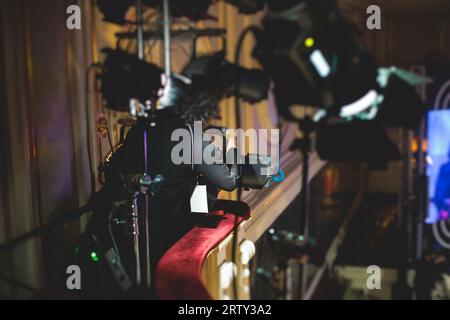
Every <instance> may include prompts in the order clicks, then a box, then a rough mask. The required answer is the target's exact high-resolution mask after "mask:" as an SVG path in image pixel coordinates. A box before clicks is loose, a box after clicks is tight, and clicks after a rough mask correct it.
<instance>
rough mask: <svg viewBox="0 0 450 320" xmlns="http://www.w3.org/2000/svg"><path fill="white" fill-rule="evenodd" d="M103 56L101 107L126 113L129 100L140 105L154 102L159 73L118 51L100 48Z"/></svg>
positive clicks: (154, 68) (158, 69)
mask: <svg viewBox="0 0 450 320" xmlns="http://www.w3.org/2000/svg"><path fill="white" fill-rule="evenodd" d="M102 52H103V53H105V54H106V58H105V61H104V63H103V65H102V73H101V75H100V77H99V78H100V81H101V86H100V91H101V94H102V97H103V100H104V103H105V107H107V108H110V109H114V110H118V111H129V105H130V99H137V100H139V101H140V102H141V103H142V104H143V105H146V103H147V102H148V101H155V100H156V99H157V98H158V92H159V91H160V90H161V88H162V84H161V75H162V74H163V72H162V70H161V69H160V68H159V67H157V66H155V65H153V64H151V63H148V62H145V61H143V60H140V59H138V58H137V57H136V56H135V55H132V54H129V53H128V52H125V51H122V50H113V49H103V50H102Z"/></svg>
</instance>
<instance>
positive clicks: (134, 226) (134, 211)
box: [131, 194, 141, 287]
mask: <svg viewBox="0 0 450 320" xmlns="http://www.w3.org/2000/svg"><path fill="white" fill-rule="evenodd" d="M138 217H139V207H138V196H137V194H135V195H133V199H132V200H131V236H132V238H133V256H134V261H133V262H134V266H133V267H134V274H133V278H134V279H133V280H134V282H135V284H136V286H138V287H139V286H140V285H141V259H140V255H139V218H138Z"/></svg>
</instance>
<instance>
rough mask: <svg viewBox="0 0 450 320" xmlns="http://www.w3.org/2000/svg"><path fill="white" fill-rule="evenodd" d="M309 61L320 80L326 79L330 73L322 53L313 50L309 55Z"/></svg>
mask: <svg viewBox="0 0 450 320" xmlns="http://www.w3.org/2000/svg"><path fill="white" fill-rule="evenodd" d="M309 60H310V61H311V63H312V64H313V65H314V67H315V68H316V70H317V72H318V73H319V75H320V76H321V77H322V78H326V77H328V76H329V75H330V73H331V68H330V65H329V64H328V62H327V60H326V59H325V57H324V55H323V53H322V51H320V50H314V51H313V52H312V53H311V56H310V57H309Z"/></svg>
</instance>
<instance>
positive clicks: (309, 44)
mask: <svg viewBox="0 0 450 320" xmlns="http://www.w3.org/2000/svg"><path fill="white" fill-rule="evenodd" d="M314 42H315V41H314V38H311V37H308V38H306V39H305V46H306V47H307V48H312V47H313V46H314Z"/></svg>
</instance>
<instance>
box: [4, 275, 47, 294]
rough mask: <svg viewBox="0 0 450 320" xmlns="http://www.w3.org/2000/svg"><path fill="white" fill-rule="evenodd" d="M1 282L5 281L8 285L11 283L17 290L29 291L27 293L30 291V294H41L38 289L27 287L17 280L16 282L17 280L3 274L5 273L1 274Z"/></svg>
mask: <svg viewBox="0 0 450 320" xmlns="http://www.w3.org/2000/svg"><path fill="white" fill-rule="evenodd" d="M0 280H3V281H5V282H7V283H9V284H10V285H12V286H14V287H17V288H21V289H25V290H27V291H30V292H32V293H34V294H37V293H39V291H38V290H37V289H36V288H33V287H31V286H29V285H27V284H26V283H23V282H20V281H17V280H15V279H13V278H11V277H9V276H7V275H5V274H3V273H0Z"/></svg>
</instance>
